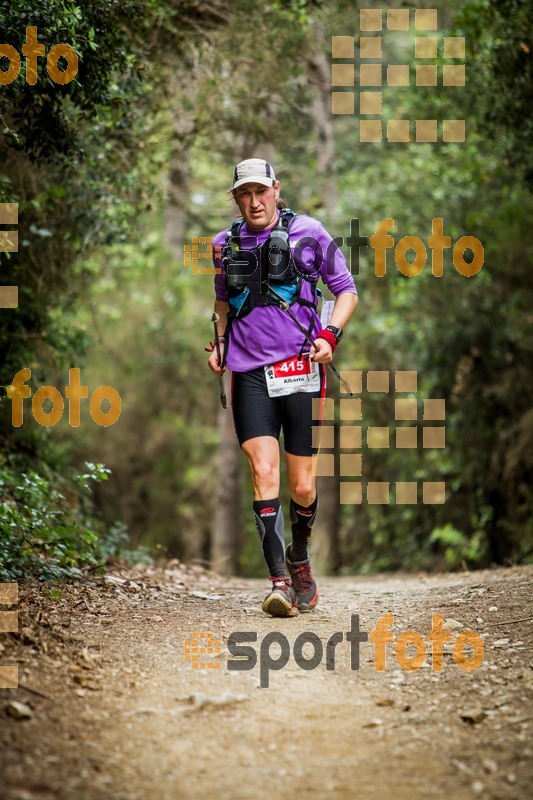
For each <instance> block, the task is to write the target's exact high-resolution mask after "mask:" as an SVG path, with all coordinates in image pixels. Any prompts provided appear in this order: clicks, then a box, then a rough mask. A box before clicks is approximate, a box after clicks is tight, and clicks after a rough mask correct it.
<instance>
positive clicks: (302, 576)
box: [285, 544, 319, 611]
mask: <svg viewBox="0 0 533 800" xmlns="http://www.w3.org/2000/svg"><path fill="white" fill-rule="evenodd" d="M290 549H291V546H290V544H289V545H288V546H287V550H286V551H285V564H286V565H287V570H288V572H289V575H290V576H291V578H292V583H293V585H294V588H295V590H296V594H297V596H298V611H314V609H315V606H316V604H317V603H318V597H319V594H318V587H317V585H316V582H315V579H314V578H313V576H312V574H311V562H310V559H309V558H306V559H305V561H291V560H290Z"/></svg>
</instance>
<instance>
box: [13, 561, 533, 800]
mask: <svg viewBox="0 0 533 800" xmlns="http://www.w3.org/2000/svg"><path fill="white" fill-rule="evenodd" d="M532 578H533V568H531V567H523V568H512V569H506V570H504V569H498V570H493V571H483V572H472V573H461V574H439V575H425V574H417V575H394V576H376V577H369V578H357V577H356V578H338V579H331V578H327V579H324V578H323V579H321V580H320V584H319V585H320V589H321V592H322V597H321V602H320V605H319V607H318V608H317V610H316V611H315V612H314V613H313V614H305V615H303V614H302V615H300V616H299V617H296V618H294V619H288V620H276V619H272V618H270V617H267V616H266V615H264V614H263V613H262V612H261V610H260V603H261V600H262V598H263V596H264V593H265V589H266V586H265V582H264V581H255V580H242V579H234V580H229V581H228V580H226V579H221V578H220V577H219V576H216V575H214V574H212V573H205V572H202V570H200V569H191V568H189V569H187V568H185V567H184V566H183V565H180V564H178V563H177V562H170V564H168V565H167V568H166V569H165V570H164V571H163V570H157V571H156V570H155V569H154V568H147V567H142V566H139V567H138V568H136V569H134V570H129V571H126V570H122V571H120V570H118V569H115V570H114V571H113V573H112V574H109V575H108V576H106V578H105V579H103V578H95V579H94V581H92V582H89V583H87V584H85V585H84V586H82V587H81V588H80V587H65V588H64V589H63V597H62V598H57V597H56V599H52V598H51V597H47V596H46V594H43V591H42V590H39V588H38V587H24V586H21V587H20V597H21V599H20V603H19V612H20V621H21V629H20V631H19V634H18V635H14V634H4V635H3V636H2V637H1V639H0V641H1V642H2V645H3V652H1V655H0V660H1V662H2V663H4V664H6V663H12V664H14V663H18V664H19V665H20V682H21V683H22V684H24V685H25V686H26V687H30V688H33V689H35V690H38V691H40V692H42V693H43V694H45V695H46V697H40V696H37V695H35V694H32V693H30V692H28V691H27V690H25V689H23V688H21V687H19V688H18V689H5V690H0V720H1V726H0V730H1V733H0V746H1V752H2V756H1V761H2V765H3V769H2V772H3V775H2V778H1V783H0V786H1V785H2V784H3V786H4V790H2V791H0V794H1V795H2V796H3V797H5V798H6V799H7V800H34V799H35V800H37V799H39V800H40V799H41V798H61V800H63V799H65V800H67V799H68V800H100V799H102V800H103V799H104V798H105V800H146V799H147V798H151V799H152V800H167V798H168V800H175V799H179V798H211V797H218V798H230V797H231V798H233V800H236V798H247V799H248V798H251V799H252V800H255V798H263V797H265V796H272V795H276V794H277V795H279V796H285V795H287V794H290V796H291V797H293V798H299V797H304V796H307V795H309V796H312V797H314V798H319V799H320V798H334V799H335V798H339V800H340V799H341V798H342V799H343V800H344V798H354V797H358V798H363V797H365V798H368V797H370V798H372V797H375V798H380V800H389V799H390V800H393V799H394V800H404V798H405V800H407V798H410V799H411V800H419V799H422V798H426V797H427V798H430V797H431V798H449V797H453V798H454V800H462V799H463V798H476V797H482V798H495V799H496V798H497V799H498V800H499V799H500V798H501V799H502V800H504V799H505V800H507V798H509V800H515V799H516V800H518V799H521V798H526V797H530V788H531V777H532V774H531V763H532V759H531V756H532V750H533V745H532V744H531V735H530V731H531V719H532V716H531V687H532V677H533V672H532V666H533V665H532V664H531V650H532V625H531V622H532V620H531V617H532V616H533V615H532V613H531V586H532V583H533V581H532ZM195 592H196V593H197V594H195ZM205 595H207V596H205ZM387 612H392V613H393V614H394V625H393V626H392V630H393V632H394V638H395V639H396V638H397V637H398V635H400V634H401V633H403V632H405V631H407V630H414V631H417V632H419V633H420V634H422V636H424V638H426V637H427V634H428V631H429V629H430V627H431V620H432V613H440V614H442V615H443V617H444V619H445V620H448V621H449V622H448V627H450V629H451V631H452V636H453V637H454V638H455V637H456V636H457V635H458V634H459V633H460V632H461V630H463V629H466V628H469V629H472V630H474V631H476V632H477V633H478V634H479V635H480V636H481V637H482V638H483V642H484V646H485V655H484V661H483V663H482V665H481V666H480V667H479V668H478V669H476V670H474V671H472V672H466V671H463V670H461V669H460V668H459V667H458V666H457V665H456V663H455V660H454V656H453V652H452V645H451V644H450V645H446V646H445V654H444V666H443V669H442V671H440V672H437V671H434V670H433V669H432V668H431V664H430V663H428V662H430V652H431V651H430V648H429V645H428V658H427V659H426V663H425V664H424V665H423V666H422V667H421V668H420V669H417V670H416V671H412V672H408V671H406V670H403V669H401V668H400V667H399V665H398V662H397V659H396V656H395V647H394V643H393V644H392V645H390V644H389V645H387V667H386V670H385V671H384V672H377V671H376V670H375V663H374V660H373V659H374V646H373V645H372V644H371V642H366V643H365V642H363V643H362V644H361V646H360V669H358V670H355V669H352V668H351V661H350V658H351V656H350V644H349V643H348V642H347V641H346V632H347V631H349V629H350V625H351V615H354V614H358V615H359V620H360V627H361V630H363V631H368V632H369V631H371V630H372V628H374V626H375V624H376V622H377V621H378V620H379V618H380V617H381V616H382V615H383V614H385V613H387ZM236 631H255V632H256V633H257V641H256V642H255V644H253V645H251V646H253V647H254V649H255V651H256V652H257V654H258V663H257V665H256V666H255V668H254V669H252V670H242V671H231V670H229V669H228V659H229V660H231V661H235V659H234V656H233V655H231V654H228V651H227V647H226V645H227V637H228V635H229V634H231V633H233V632H236ZM304 631H312V632H314V633H315V634H317V636H318V637H320V640H321V641H322V644H323V646H324V656H323V658H322V661H321V663H320V664H318V665H317V666H316V667H315V668H314V669H312V670H307V671H306V670H304V669H302V668H301V667H300V666H299V665H298V663H297V661H296V659H295V656H294V653H293V649H292V644H293V642H294V640H295V639H296V637H297V636H298V635H299V634H301V633H302V632H304ZM195 632H197V633H200V632H212V633H213V634H214V635H215V637H218V639H219V640H220V642H221V652H220V653H218V654H217V653H213V654H206V656H205V657H204V663H206V664H212V665H215V664H218V665H219V666H218V667H216V666H211V667H207V666H206V667H204V668H196V669H195V668H193V666H192V663H191V662H190V661H187V660H186V656H185V650H184V642H185V640H192V638H193V634H194V633H195ZM271 632H279V633H281V634H283V635H284V636H285V637H286V638H287V640H288V641H289V642H290V646H291V651H290V657H289V659H288V662H287V664H286V666H285V667H284V668H283V669H281V670H278V671H270V673H269V686H268V688H261V686H260V683H261V682H263V683H264V682H265V680H266V678H265V670H264V667H265V659H263V662H262V663H263V678H262V679H261V674H260V668H261V659H260V657H259V653H260V651H261V647H262V646H263V652H265V650H266V644H267V643H268V640H267V642H266V643H265V644H263V645H262V643H263V640H264V637H265V636H266V635H267V634H269V633H271ZM335 632H342V634H343V641H342V642H340V643H339V644H338V645H337V647H336V661H335V669H333V670H328V669H327V668H326V652H325V651H326V648H325V646H326V642H327V641H328V639H329V638H330V636H331V635H332V634H334V633H335ZM2 645H0V651H1V649H2ZM310 647H311V645H309V644H308V645H305V646H304V651H303V655H304V657H306V658H307V657H310V656H311V655H312V652H313V651H312V648H311V649H309V648H310ZM408 652H409V654H411V651H410V650H409V651H408ZM469 652H470V651H467V652H465V654H466V655H468V654H469ZM279 653H280V650H279V648H278V647H277V645H274V644H272V645H271V646H270V654H271V656H272V658H277V657H278V655H279ZM240 663H241V664H244V663H245V662H243V661H241V662H240ZM11 700H16V701H19V702H21V703H24V704H25V705H27V706H28V707H29V708H30V712H28V713H32V716H31V718H29V719H14V718H13V717H11V716H9V715H8V714H7V712H6V710H5V709H6V705H7V704H8V702H9V701H11Z"/></svg>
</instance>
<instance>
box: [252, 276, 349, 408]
mask: <svg viewBox="0 0 533 800" xmlns="http://www.w3.org/2000/svg"><path fill="white" fill-rule="evenodd" d="M268 290H269V292H272V294H273V295H275V297H276V299H277V300H279V307H280V308H281V310H282V311H286V312H287V314H288V315H289V317H290V318H291V319H292V321H293V322H295V323H296V325H297V326H298V328H299V329H300V330H301V332H302V333H303V335H304V336H305V338H306V339H307V341H308V342H309V343H310V344H311V345H312V346H313V347H315V343H314V341H313V339H312V338H311V336H310V335H309V334H308V333H307V331H306V330H305V328H304V326H303V325H300V323H299V321H298V320H297V319H296V317H295V316H294V314H293V313H292V311H291V310H290V308H289V304H288V303H287V301H286V300H283V298H282V297H280V296H279V294H278V293H277V292H275V291H274V289H272V287H271V286H269V287H268ZM327 366H328V367H329V368H330V369H331V371H332V372H333V373H334V374H335V375H336V376H337V378H338V379H339V383H340V385H341V386H342V388H343V389H344V391H345V392H347V394H349V395H350V397H353V395H354V393H353V392H352V389H351V387H350V385H349V383H348V382H347V381H345V380H344V378H342V377H341V375H340V373H339V371H338V370H337V368H336V367H335V365H334V364H333V362H331V361H328V363H327Z"/></svg>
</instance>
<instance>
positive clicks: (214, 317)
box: [211, 311, 228, 408]
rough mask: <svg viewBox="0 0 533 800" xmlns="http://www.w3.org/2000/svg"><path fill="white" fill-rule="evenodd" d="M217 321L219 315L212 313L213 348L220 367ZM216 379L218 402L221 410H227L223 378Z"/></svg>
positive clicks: (220, 376) (221, 376)
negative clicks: (215, 349)
mask: <svg viewBox="0 0 533 800" xmlns="http://www.w3.org/2000/svg"><path fill="white" fill-rule="evenodd" d="M219 319H220V315H219V314H217V312H216V311H213V314H212V316H211V322H212V323H213V326H214V328H215V346H216V348H217V358H218V365H219V366H220V364H221V363H222V359H221V358H220V342H219V341H218V330H217V322H218V321H219ZM224 344H225V342H224ZM218 378H219V388H220V402H221V403H222V408H227V407H228V403H227V400H226V390H225V389H224V376H223V375H219V376H218Z"/></svg>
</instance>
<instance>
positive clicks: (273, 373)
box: [265, 354, 320, 397]
mask: <svg viewBox="0 0 533 800" xmlns="http://www.w3.org/2000/svg"><path fill="white" fill-rule="evenodd" d="M306 355H308V354H306ZM265 377H266V382H267V389H268V394H269V396H270V397H282V396H283V395H285V394H295V393H296V392H319V391H320V373H319V369H318V364H317V363H316V361H311V359H310V358H308V357H306V358H303V357H302V358H300V359H299V358H298V356H293V357H292V358H287V359H286V360H285V361H278V362H277V364H269V365H268V366H267V367H265Z"/></svg>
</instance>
